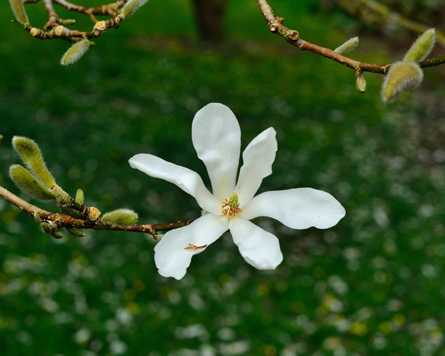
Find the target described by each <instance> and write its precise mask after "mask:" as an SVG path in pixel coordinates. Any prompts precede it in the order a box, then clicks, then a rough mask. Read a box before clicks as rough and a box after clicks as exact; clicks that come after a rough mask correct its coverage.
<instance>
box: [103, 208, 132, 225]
mask: <svg viewBox="0 0 445 356" xmlns="http://www.w3.org/2000/svg"><path fill="white" fill-rule="evenodd" d="M137 221H138V214H137V213H135V212H134V211H133V210H131V209H117V210H114V211H111V212H109V213H106V214H104V215H103V217H102V222H103V223H105V224H107V225H125V226H129V225H134V224H136V222H137Z"/></svg>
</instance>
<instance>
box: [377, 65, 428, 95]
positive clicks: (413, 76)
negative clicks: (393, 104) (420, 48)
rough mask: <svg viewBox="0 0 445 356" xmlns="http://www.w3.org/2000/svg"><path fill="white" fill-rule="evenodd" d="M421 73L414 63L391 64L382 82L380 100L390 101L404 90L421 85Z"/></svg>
mask: <svg viewBox="0 0 445 356" xmlns="http://www.w3.org/2000/svg"><path fill="white" fill-rule="evenodd" d="M422 79H423V71H422V69H421V68H420V66H419V65H418V64H417V63H415V62H396V63H393V64H391V67H390V68H389V71H388V73H387V74H386V78H385V80H384V82H383V88H382V99H383V101H391V100H393V99H394V98H396V97H397V96H398V95H400V94H401V93H403V92H404V91H405V90H410V89H414V88H416V87H418V86H419V85H420V83H422Z"/></svg>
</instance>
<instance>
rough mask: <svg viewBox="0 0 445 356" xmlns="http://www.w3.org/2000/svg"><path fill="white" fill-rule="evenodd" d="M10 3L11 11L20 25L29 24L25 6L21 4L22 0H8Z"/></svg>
mask: <svg viewBox="0 0 445 356" xmlns="http://www.w3.org/2000/svg"><path fill="white" fill-rule="evenodd" d="M9 3H10V4H11V8H12V12H13V13H14V15H15V18H16V19H17V21H18V22H20V23H21V24H22V25H25V26H26V25H29V20H28V15H26V11H25V6H24V5H23V0H9Z"/></svg>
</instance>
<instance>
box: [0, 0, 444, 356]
mask: <svg viewBox="0 0 445 356" xmlns="http://www.w3.org/2000/svg"><path fill="white" fill-rule="evenodd" d="M274 3H275V1H274ZM276 3H277V9H276V13H277V14H278V15H280V16H284V17H285V18H286V22H285V24H287V25H289V24H290V23H295V24H296V26H295V27H297V26H298V27H300V26H301V28H302V29H303V31H300V33H301V34H304V36H305V37H306V38H308V40H311V41H313V42H315V43H323V45H325V46H327V47H329V48H335V46H336V44H337V43H340V41H341V38H344V37H345V34H343V33H340V32H339V31H337V30H336V26H334V25H333V23H332V22H331V18H330V15H329V14H328V13H324V14H323V13H317V12H315V10H314V9H313V7H315V6H314V5H310V4H309V3H312V4H314V2H313V1H302V2H297V1H295V2H294V1H287V0H286V1H284V0H282V1H276ZM27 6H33V5H27ZM0 9H2V10H4V11H1V12H0V16H2V17H1V20H2V23H3V24H4V26H0V35H1V38H3V39H6V38H10V36H11V32H14V36H15V37H14V42H10V41H8V40H3V41H2V42H1V43H0V54H1V56H0V63H2V64H3V67H4V68H8V70H6V71H4V73H3V75H2V78H1V79H0V115H1V117H2V120H1V125H0V130H1V133H2V134H3V135H4V136H5V139H4V140H2V141H1V142H0V157H1V159H2V165H3V167H5V168H4V169H3V171H1V170H0V181H1V184H2V186H5V187H7V188H8V189H10V190H11V191H13V192H15V193H17V190H15V188H14V185H13V183H12V182H11V181H9V179H8V178H7V177H6V173H7V167H8V166H9V165H11V164H13V163H16V162H17V155H16V154H15V152H13V150H12V149H11V147H10V144H9V142H10V140H11V139H12V136H13V135H23V136H27V137H32V138H33V139H34V140H35V141H36V142H38V143H39V145H40V146H41V148H42V151H43V152H44V153H45V157H46V159H47V160H48V162H51V168H52V171H53V174H54V176H55V177H57V180H58V182H59V183H60V185H61V186H62V187H64V189H66V190H67V191H73V192H74V191H75V189H77V188H78V187H80V188H81V189H82V190H84V191H85V193H86V194H87V195H88V198H89V200H91V201H92V202H94V203H95V204H92V205H95V206H97V207H98V208H99V209H100V210H103V211H106V210H112V209H114V208H116V207H119V206H129V207H131V208H132V209H135V210H136V211H138V212H139V213H140V221H141V223H160V222H171V221H177V220H182V219H194V218H196V217H198V216H200V214H201V212H200V209H199V207H198V206H197V205H196V203H195V202H194V199H192V198H191V197H190V196H188V195H187V194H185V193H183V192H182V191H181V190H179V189H176V188H175V187H173V186H172V185H171V184H169V183H167V182H163V181H161V180H157V179H152V178H149V177H147V176H146V175H144V174H142V173H139V172H135V171H134V170H133V169H131V168H130V167H129V165H128V163H127V161H128V159H129V158H130V157H132V156H133V155H134V154H136V153H142V152H144V153H152V154H156V155H158V156H160V157H162V158H164V159H166V160H169V161H172V162H174V163H176V164H180V165H182V166H185V167H189V168H191V169H194V170H195V171H197V172H199V173H200V174H201V175H202V176H203V177H204V179H207V178H206V177H207V174H206V173H205V167H204V166H203V165H202V163H201V162H200V161H199V160H198V159H197V157H196V154H195V153H194V150H193V147H192V144H191V137H190V133H191V131H190V129H191V122H192V119H193V116H194V114H195V113H196V111H197V110H199V109H200V108H201V107H202V106H204V105H205V104H207V103H209V102H222V103H224V104H226V105H228V106H229V107H230V108H231V109H232V110H233V111H234V113H235V114H236V116H237V117H238V119H239V120H240V125H241V129H242V134H243V137H242V140H243V148H244V147H246V145H247V144H248V143H249V142H250V141H251V140H252V139H253V138H254V137H255V136H256V135H257V134H259V133H260V132H261V131H262V130H264V129H266V128H268V127H270V126H273V127H274V128H275V129H276V130H277V140H278V151H277V158H276V161H275V163H274V165H273V174H272V175H271V176H270V177H268V178H266V179H265V181H264V182H263V185H262V188H261V189H262V190H264V191H267V190H277V189H288V188H291V187H313V188H317V189H322V190H325V191H327V192H329V193H331V194H332V195H333V196H334V197H336V198H337V199H338V200H339V201H340V202H341V203H342V204H343V205H344V206H345V208H346V211H347V215H346V217H345V218H344V219H343V220H342V221H341V222H340V223H339V225H338V226H336V227H335V228H333V229H329V230H317V229H310V230H304V231H294V230H288V229H286V228H283V227H282V226H280V224H275V222H274V221H272V220H269V219H260V220H258V222H257V223H258V224H261V225H262V226H264V228H265V229H267V230H268V231H271V232H273V233H275V234H276V235H277V236H278V237H279V240H280V244H281V247H282V249H283V254H284V262H283V264H282V265H281V266H279V267H278V268H277V270H276V271H273V272H262V271H257V270H255V269H254V268H251V267H250V266H249V265H248V264H247V263H245V262H244V261H243V259H242V257H241V256H240V255H239V253H238V252H237V250H236V246H235V245H234V244H233V242H232V241H231V237H230V236H225V237H224V238H222V239H221V240H218V241H217V242H216V243H215V244H213V245H211V246H209V247H208V248H207V249H206V251H205V253H202V254H199V255H196V256H195V257H194V258H193V263H192V264H191V266H190V269H189V272H188V275H187V276H186V277H185V278H184V279H183V280H182V281H179V282H178V281H175V280H170V279H168V280H167V279H164V278H162V277H160V276H159V275H158V274H157V271H156V267H155V265H154V261H153V247H154V243H155V241H154V240H153V238H152V237H150V236H148V235H147V234H135V233H119V232H104V231H97V232H92V231H86V235H85V236H84V237H82V238H75V237H73V236H70V235H69V234H65V235H66V236H64V237H63V238H61V239H60V240H55V239H53V238H52V237H51V236H49V235H45V234H43V233H41V232H40V231H39V227H38V226H37V224H35V223H34V222H33V221H32V219H31V218H30V217H29V216H27V215H26V214H24V213H23V212H19V211H18V209H16V208H14V207H12V206H10V205H9V204H6V203H4V202H3V201H0V260H1V261H2V263H1V264H0V294H1V298H0V350H2V354H4V355H6V356H28V355H32V356H35V355H40V354H41V355H64V356H78V355H83V356H93V355H119V352H121V351H122V350H125V349H126V352H124V353H123V355H144V356H145V355H150V356H156V355H172V356H174V355H200V354H201V355H202V354H211V353H212V352H213V354H215V355H228V354H229V353H230V351H231V350H238V351H239V352H238V354H240V355H275V354H276V355H295V354H297V355H299V356H300V355H301V356H307V355H314V354H315V355H320V354H321V355H334V354H335V355H337V356H338V355H347V356H349V355H356V354H359V355H363V356H365V355H381V356H390V355H404V356H419V355H428V354H432V355H435V354H437V355H440V354H441V353H443V351H444V344H443V320H444V318H445V312H444V309H443V298H444V295H445V290H444V288H443V286H442V285H443V280H444V278H445V275H444V273H445V260H444V259H445V242H444V239H443V236H444V235H445V222H444V219H443V211H445V185H444V184H445V183H444V182H445V180H444V178H443V177H444V176H445V168H444V162H445V158H444V153H443V142H444V140H445V138H444V134H443V132H444V122H443V112H444V110H445V107H444V104H443V97H444V95H445V92H444V88H443V78H442V77H440V76H439V75H438V73H439V71H434V70H433V69H427V70H425V75H426V80H428V84H429V85H428V87H430V88H431V91H429V89H428V87H426V88H425V89H424V90H422V91H419V90H417V91H415V92H413V93H408V94H406V95H409V97H408V99H409V100H406V98H404V97H402V98H401V99H400V100H401V103H396V104H392V105H382V104H381V102H380V97H379V94H378V92H379V87H380V83H381V79H382V78H381V77H380V76H377V75H371V74H368V75H367V78H366V79H367V86H368V88H367V92H366V94H364V95H361V94H359V93H358V92H357V91H356V90H355V83H354V73H353V72H352V71H350V70H349V69H347V68H343V67H342V66H340V65H338V64H336V63H331V62H330V61H328V60H326V59H323V58H320V57H319V56H316V55H314V54H311V53H304V52H303V53H301V52H299V51H298V50H297V49H295V48H292V47H291V46H288V45H287V44H285V43H282V40H281V39H279V38H276V37H275V36H273V35H271V34H270V33H269V31H268V29H267V27H266V26H265V21H264V19H263V18H261V15H260V14H259V12H258V10H257V8H256V7H255V4H254V2H250V1H249V2H247V1H241V0H233V3H232V4H231V8H230V9H229V10H230V13H229V22H228V28H229V29H228V30H229V32H230V33H231V36H232V37H231V38H233V37H235V38H243V39H242V40H233V39H232V40H230V41H229V43H228V44H226V45H225V46H222V47H218V48H215V47H205V46H200V45H199V44H196V42H195V41H194V40H193V39H190V38H189V37H186V35H187V34H190V33H191V31H192V28H193V27H192V20H191V16H190V15H189V16H187V11H188V2H185V1H179V0H178V1H176V2H175V1H174V5H172V3H171V2H170V1H152V2H150V3H149V4H147V6H144V7H143V8H141V9H140V10H139V11H140V13H141V14H145V16H147V18H148V16H150V21H139V22H138V21H136V20H137V19H136V17H135V18H134V21H128V23H126V27H125V29H124V28H122V29H120V30H118V31H115V32H113V34H112V35H110V36H107V38H106V37H104V38H103V39H101V46H100V47H99V46H97V47H96V48H92V49H90V51H89V53H88V54H87V56H85V57H84V58H83V60H82V61H79V62H78V63H77V65H76V66H72V67H70V68H66V67H61V66H59V65H58V64H57V56H58V53H61V52H62V51H63V48H64V46H66V44H65V43H59V42H55V41H53V42H50V43H44V44H42V42H40V41H37V40H33V39H31V38H30V37H29V35H28V34H27V33H26V32H24V31H23V32H21V31H22V29H21V28H20V26H17V24H9V23H8V22H7V20H9V18H10V17H11V15H10V12H8V11H10V10H9V8H8V4H7V3H6V4H4V3H0ZM144 11H145V12H144ZM5 14H8V16H9V17H8V16H6V15H5ZM138 15H139V12H138ZM143 16H144V15H141V17H143ZM234 20H237V21H234ZM238 20H240V21H238ZM241 20H242V21H241ZM235 24H236V25H235ZM244 24H246V26H247V27H246V28H244V27H243V25H244ZM127 25H128V26H127ZM14 26H15V27H14ZM167 26H168V27H167ZM289 26H290V25H289ZM16 27H18V28H19V29H20V31H19V30H17V32H15V31H14V30H12V29H14V28H16ZM181 28H185V30H184V31H183V32H180V33H176V34H175V36H172V35H171V33H172V32H175V31H176V32H178V29H181ZM297 29H298V30H300V28H297ZM163 33H169V34H170V35H163ZM251 34H252V36H254V37H256V38H260V39H261V40H260V41H257V40H253V39H251V38H250V37H248V36H250V35H251ZM181 36H182V37H181ZM246 38H247V39H246ZM378 40H379V43H381V42H382V40H383V39H382V38H379V39H378ZM361 41H362V45H361V46H360V47H359V48H358V49H357V50H356V52H355V53H356V54H354V55H357V58H367V59H369V61H370V62H373V63H385V62H386V58H385V57H383V56H382V55H381V54H380V53H375V51H374V49H375V48H376V46H373V45H372V42H369V41H370V39H368V38H366V37H364V36H363V35H361ZM365 43H367V44H368V45H366V46H365ZM370 47H371V48H372V51H368V52H366V51H367V48H370ZM30 53H32V56H31V57H30ZM370 56H371V57H370ZM2 177H3V178H2ZM207 183H208V182H207ZM243 349H244V350H246V351H244V352H242V351H241V350H243ZM121 355H122V353H121Z"/></svg>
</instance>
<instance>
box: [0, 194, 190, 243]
mask: <svg viewBox="0 0 445 356" xmlns="http://www.w3.org/2000/svg"><path fill="white" fill-rule="evenodd" d="M0 197H3V198H4V199H5V200H7V201H9V202H10V203H12V204H14V205H15V206H17V207H18V208H20V209H21V210H23V211H25V212H26V213H28V214H29V215H30V216H32V217H34V215H35V213H37V214H38V215H39V217H40V218H41V219H42V220H44V221H51V222H52V223H53V224H54V226H55V227H56V228H57V229H60V228H76V229H92V230H111V231H129V232H144V233H148V234H150V235H152V236H153V238H155V239H157V233H158V232H160V231H169V230H173V229H177V228H180V227H184V226H187V225H190V224H191V223H192V222H193V220H186V221H177V222H172V223H162V224H151V225H148V224H147V225H139V224H134V225H129V226H124V225H112V224H106V223H103V222H102V221H101V220H100V219H99V220H97V221H91V220H88V219H86V220H83V219H76V218H74V217H72V216H69V215H63V214H57V213H52V212H50V211H47V210H44V209H41V208H39V207H37V206H35V205H32V204H30V203H28V202H27V201H25V200H23V199H21V198H20V197H18V196H17V195H15V194H13V193H11V192H10V191H9V190H7V189H5V188H3V187H2V186H0Z"/></svg>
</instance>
